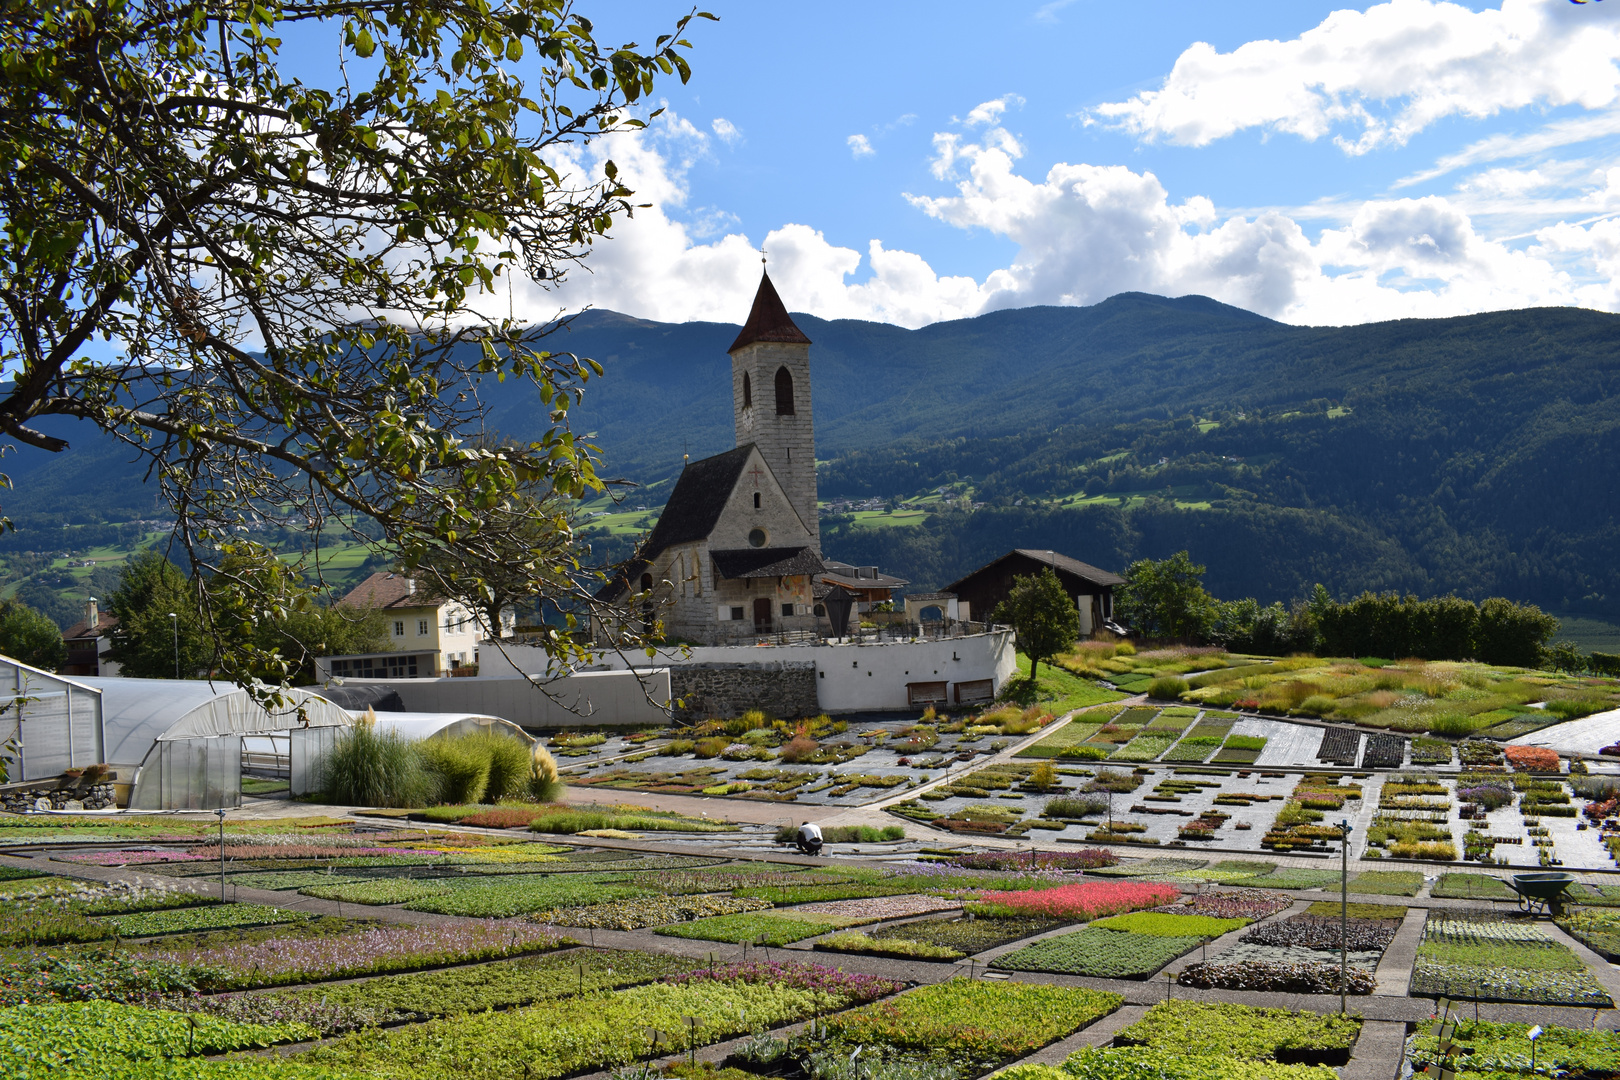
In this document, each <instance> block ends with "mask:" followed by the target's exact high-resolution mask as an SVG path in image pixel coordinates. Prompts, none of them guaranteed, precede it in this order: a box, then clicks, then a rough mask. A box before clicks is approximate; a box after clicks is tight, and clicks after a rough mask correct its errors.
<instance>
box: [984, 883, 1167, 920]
mask: <svg viewBox="0 0 1620 1080" xmlns="http://www.w3.org/2000/svg"><path fill="white" fill-rule="evenodd" d="M1180 895H1181V892H1180V890H1178V889H1177V888H1176V887H1175V886H1173V885H1164V884H1160V883H1149V882H1143V881H1081V882H1076V883H1075V884H1073V885H1061V886H1059V887H1058V888H1055V889H1021V890H1019V891H1017V892H987V893H983V894H981V895H980V897H979V900H978V902H977V903H973V904H967V905H964V907H965V908H966V910H968V911H971V912H973V913H974V914H975V915H987V916H991V917H1010V916H1016V915H1046V916H1050V917H1052V918H1064V919H1072V920H1074V921H1076V922H1089V921H1090V920H1092V919H1100V918H1102V917H1103V916H1105V915H1123V914H1124V913H1125V912H1127V911H1140V910H1142V909H1143V908H1150V907H1158V906H1159V905H1161V904H1168V903H1171V902H1173V901H1174V900H1175V899H1176V898H1177V897H1179V896H1180Z"/></svg>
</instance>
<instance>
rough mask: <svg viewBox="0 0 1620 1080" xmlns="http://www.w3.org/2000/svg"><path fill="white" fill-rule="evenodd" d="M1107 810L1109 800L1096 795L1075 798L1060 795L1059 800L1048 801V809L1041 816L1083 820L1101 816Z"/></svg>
mask: <svg viewBox="0 0 1620 1080" xmlns="http://www.w3.org/2000/svg"><path fill="white" fill-rule="evenodd" d="M1107 809H1108V802H1107V800H1106V799H1099V798H1098V797H1097V796H1095V795H1089V796H1087V795H1079V796H1073V797H1071V796H1067V795H1060V796H1059V797H1058V798H1055V799H1048V800H1046V808H1045V809H1043V810H1042V811H1041V814H1042V815H1043V816H1045V817H1049V818H1083V817H1091V816H1093V815H1094V814H1101V813H1103V812H1104V811H1105V810H1107Z"/></svg>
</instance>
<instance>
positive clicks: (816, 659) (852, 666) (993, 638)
mask: <svg viewBox="0 0 1620 1080" xmlns="http://www.w3.org/2000/svg"><path fill="white" fill-rule="evenodd" d="M1015 645H1016V642H1015V639H1014V635H1013V632H1012V631H1011V630H998V631H994V632H992V633H988V634H976V635H974V636H972V637H961V638H946V639H944V640H942V641H917V642H890V643H886V644H867V645H854V644H851V645H770V646H752V647H751V646H745V645H731V646H703V647H698V648H693V649H691V650H686V651H681V650H664V651H660V652H659V653H658V655H657V656H655V657H653V658H651V659H649V658H648V657H647V655H646V654H645V653H643V652H636V653H631V654H627V655H624V656H621V655H619V654H616V653H609V654H606V655H604V656H602V657H601V660H600V666H601V667H603V668H605V669H607V670H617V671H623V670H625V669H627V668H629V667H630V666H631V664H634V665H635V666H636V668H637V669H641V668H642V667H643V665H645V666H646V667H647V668H649V669H650V668H653V667H660V668H662V667H667V666H670V665H676V664H680V663H683V662H684V663H708V664H748V663H758V662H760V661H764V660H772V661H778V660H780V661H806V660H808V661H811V662H813V663H814V664H815V665H816V698H817V701H818V702H819V704H820V706H821V708H822V709H823V710H824V711H826V712H830V713H831V712H864V711H866V710H868V709H905V708H909V707H910V706H909V703H908V699H907V696H906V684H907V683H912V682H937V681H939V680H942V679H943V680H944V681H945V682H946V683H948V684H950V686H947V688H946V690H947V692H948V693H952V696H953V697H954V692H953V691H951V687H952V686H954V685H955V684H956V683H959V682H976V681H978V680H980V679H990V680H992V682H993V684H994V687H995V691H996V693H998V694H999V693H1000V692H1001V688H1002V686H1003V685H1004V684H1005V683H1006V681H1007V680H1008V679H1010V678H1011V677H1012V676H1013V675H1014V674H1015V673H1016V671H1017V670H1018V662H1017V656H1016V649H1015ZM506 652H507V657H508V658H509V659H508V658H500V657H499V654H492V655H489V657H488V660H486V661H485V662H482V663H480V664H479V668H478V678H476V679H457V680H454V681H456V682H481V681H483V680H484V679H486V678H492V677H500V676H503V675H504V676H506V677H511V676H512V675H514V674H516V669H515V668H514V667H513V666H512V664H513V663H516V664H518V665H531V664H532V665H534V666H535V667H536V668H537V669H538V668H540V667H543V665H544V662H545V660H544V654H543V653H542V652H541V650H540V649H538V648H535V647H533V646H523V645H508V646H507V647H506ZM486 653H488V650H486ZM497 661H498V663H499V664H500V665H504V666H501V667H498V664H497ZM576 677H577V676H576ZM418 681H420V680H418ZM494 715H497V716H499V715H501V714H500V713H495V714H494Z"/></svg>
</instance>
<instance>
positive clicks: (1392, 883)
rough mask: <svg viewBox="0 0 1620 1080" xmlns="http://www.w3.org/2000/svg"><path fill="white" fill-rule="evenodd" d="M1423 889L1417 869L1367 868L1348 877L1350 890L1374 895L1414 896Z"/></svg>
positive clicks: (1421, 877) (1421, 878)
mask: <svg viewBox="0 0 1620 1080" xmlns="http://www.w3.org/2000/svg"><path fill="white" fill-rule="evenodd" d="M1422 889H1423V874H1422V873H1420V872H1419V871H1417V870H1368V871H1365V872H1364V873H1360V874H1357V875H1356V876H1355V877H1353V878H1351V879H1350V891H1351V892H1353V893H1370V894H1373V895H1375V896H1416V895H1417V894H1418V893H1419V892H1420V891H1422Z"/></svg>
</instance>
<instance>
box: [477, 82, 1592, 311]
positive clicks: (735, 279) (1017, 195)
mask: <svg viewBox="0 0 1620 1080" xmlns="http://www.w3.org/2000/svg"><path fill="white" fill-rule="evenodd" d="M707 137H708V136H706V135H705V134H704V133H703V132H700V131H697V130H696V129H695V128H692V127H691V126H690V125H688V124H686V123H685V122H684V121H683V120H681V119H680V118H678V117H675V116H672V115H668V114H666V116H665V117H661V118H660V119H659V121H657V122H656V123H655V124H654V125H653V127H652V128H651V129H650V130H649V131H648V132H646V133H644V134H643V135H640V136H636V135H629V134H626V135H615V136H612V137H610V138H609V139H606V140H603V141H601V142H599V143H598V144H596V145H595V146H594V147H593V148H592V149H591V151H590V152H589V156H587V157H584V158H578V159H575V160H574V161H572V162H571V163H570V169H571V173H572V175H571V176H570V177H569V179H576V178H578V177H581V176H584V175H590V174H599V172H600V167H601V161H602V159H603V158H605V157H608V156H611V157H612V158H613V160H614V161H615V162H616V163H617V164H618V166H619V169H620V172H621V175H622V176H623V177H624V178H625V179H626V181H627V182H628V183H629V185H630V186H631V187H632V188H633V189H634V190H635V191H636V196H637V197H636V199H635V201H636V202H637V203H650V204H651V205H650V206H648V207H645V208H642V209H638V210H637V211H636V214H635V216H634V217H633V218H624V219H621V220H620V221H619V222H618V223H617V224H616V225H615V227H614V229H613V231H612V235H611V236H610V237H609V238H608V239H606V240H603V241H599V242H598V243H597V244H596V245H595V248H594V250H593V252H592V254H591V257H590V258H589V260H588V265H589V267H590V270H589V271H586V270H583V269H582V270H576V271H574V272H573V273H572V274H571V275H570V276H569V278H568V279H567V280H566V281H565V282H563V283H562V284H560V285H558V284H557V283H548V287H546V288H544V289H542V288H541V287H539V286H537V285H535V284H533V283H525V284H522V285H519V286H518V287H517V289H516V290H515V291H514V294H513V296H512V297H511V299H510V300H508V298H507V297H506V296H505V295H501V296H498V297H496V298H493V299H492V300H491V303H490V306H491V307H492V308H496V307H498V308H499V309H500V311H501V313H502V314H504V313H505V310H506V307H507V305H508V303H510V304H512V306H513V307H514V308H515V309H516V311H517V313H518V314H519V315H520V316H526V317H528V318H531V319H537V320H538V319H545V318H550V317H552V316H553V315H555V314H556V313H557V312H558V310H560V309H574V310H577V309H578V308H581V307H584V306H586V305H591V306H595V307H600V308H609V309H612V310H616V311H621V312H624V313H626V314H630V315H635V316H639V317H642V318H648V319H658V320H663V321H670V322H681V321H688V320H698V319H702V320H714V321H724V322H736V321H738V320H740V319H741V318H742V317H743V316H744V315H745V314H746V312H747V310H748V304H749V302H750V300H751V298H752V296H753V293H754V289H755V286H756V285H757V283H758V281H759V272H760V257H761V256H760V248H761V247H763V248H764V250H765V251H766V252H768V255H769V266H770V272H771V276H772V278H773V279H774V280H775V281H776V284H777V287H778V289H779V291H780V292H781V293H782V296H783V299H784V300H785V301H786V302H787V304H788V306H789V307H790V308H791V309H792V310H794V311H808V312H811V313H813V314H816V315H819V316H822V317H824V318H854V319H871V320H875V321H880V322H889V323H895V324H899V325H902V326H909V327H916V326H922V325H925V324H927V323H931V322H936V321H939V320H943V319H955V318H965V317H970V316H973V315H977V314H981V313H983V312H986V311H992V310H997V309H1003V308H1011V307H1025V306H1030V305H1035V304H1068V305H1079V304H1093V303H1097V302H1099V301H1101V300H1104V299H1106V298H1108V297H1109V296H1112V295H1115V294H1116V293H1120V292H1125V291H1132V290H1137V291H1142V292H1149V293H1157V294H1161V295H1167V296H1182V295H1186V294H1191V293H1196V294H1201V295H1205V296H1211V297H1214V298H1215V299H1217V300H1221V301H1224V302H1226V303H1230V304H1234V305H1236V306H1238V307H1242V308H1246V309H1248V310H1250V311H1256V312H1259V313H1261V314H1263V315H1268V316H1270V317H1272V318H1277V319H1281V320H1283V321H1286V322H1293V323H1307V324H1344V323H1358V322H1367V321H1372V320H1376V319H1388V318H1403V317H1434V316H1444V315H1458V314H1466V313H1469V312H1474V311H1485V310H1496V309H1501V308H1512V307H1524V306H1531V305H1541V304H1582V305H1586V306H1592V307H1598V308H1604V309H1609V310H1620V287H1617V285H1616V282H1617V281H1620V222H1616V221H1614V220H1596V219H1594V220H1590V221H1577V222H1573V223H1564V224H1559V225H1556V226H1553V227H1549V228H1543V229H1541V230H1540V231H1539V232H1537V233H1536V234H1535V239H1534V243H1532V244H1530V245H1529V246H1527V247H1519V248H1515V247H1512V246H1510V245H1509V244H1506V243H1503V242H1500V241H1497V240H1493V239H1491V238H1490V237H1488V236H1486V235H1484V234H1483V233H1481V232H1480V230H1479V229H1478V228H1477V227H1476V225H1475V223H1474V221H1473V219H1472V218H1471V217H1470V215H1469V213H1468V211H1467V209H1466V208H1465V207H1464V206H1462V205H1459V203H1458V202H1457V201H1455V200H1453V199H1450V198H1447V197H1445V196H1438V195H1435V196H1429V197H1426V198H1420V199H1376V200H1370V201H1365V202H1363V203H1361V204H1360V205H1359V206H1356V207H1355V208H1354V209H1353V211H1351V212H1348V213H1346V214H1345V215H1344V216H1343V217H1342V218H1341V219H1340V222H1341V223H1340V224H1339V225H1337V226H1336V227H1332V228H1327V229H1324V230H1322V231H1321V232H1320V233H1318V234H1316V235H1315V236H1314V238H1313V237H1312V236H1310V235H1307V233H1306V231H1305V230H1304V229H1303V228H1302V227H1301V226H1300V224H1299V222H1298V221H1297V220H1296V219H1295V218H1294V217H1293V216H1290V214H1288V213H1285V212H1283V211H1278V210H1270V211H1261V212H1257V213H1250V214H1230V213H1228V214H1225V215H1223V214H1222V213H1221V212H1219V211H1218V210H1217V208H1216V206H1215V205H1214V203H1213V202H1211V201H1210V199H1208V198H1207V197H1205V196H1203V195H1201V194H1198V193H1187V194H1185V195H1182V196H1180V197H1174V196H1172V194H1171V193H1170V192H1169V191H1167V190H1166V188H1165V187H1164V185H1163V184H1162V183H1161V182H1160V181H1159V179H1158V178H1157V177H1156V176H1155V175H1154V174H1152V173H1151V172H1146V171H1136V170H1133V169H1130V168H1127V167H1125V166H1121V165H1090V164H1085V163H1079V164H1069V163H1062V162H1060V163H1057V164H1054V165H1051V166H1050V167H1049V168H1047V169H1046V170H1045V173H1044V175H1042V174H1035V175H1024V174H1023V173H1021V172H1020V171H1019V153H1020V150H1019V147H1018V144H1017V142H1016V140H1014V139H1013V138H1012V137H1011V136H1010V135H1008V134H1007V133H1006V132H1005V131H1003V130H1002V129H1000V128H996V127H990V128H988V129H984V130H981V132H980V137H979V139H978V140H977V141H971V140H967V139H965V138H964V137H963V136H961V135H960V134H959V133H947V134H946V135H944V136H941V137H938V138H936V144H935V145H936V150H937V151H938V152H940V153H941V154H948V155H949V169H950V170H951V171H953V172H954V173H956V174H959V175H957V178H956V183H955V188H954V191H952V192H951V193H949V194H943V195H937V196H936V195H910V196H907V198H908V199H909V201H910V203H911V205H912V206H913V207H914V208H915V209H916V210H917V211H918V212H920V213H923V214H926V215H928V216H930V217H932V218H934V219H936V220H938V221H940V222H943V223H946V224H948V225H950V226H953V227H955V228H959V229H963V230H983V231H985V232H988V233H990V234H993V235H995V236H998V237H1001V238H1004V239H1006V240H1008V241H1010V242H1011V243H1012V245H1014V247H1015V249H1016V250H1015V253H1014V255H1013V257H1012V258H1011V259H1009V260H1008V261H1007V262H1006V264H1005V265H1003V266H1000V267H996V268H993V269H990V270H988V272H986V273H984V275H983V277H982V278H976V277H969V276H962V275H941V274H939V273H938V272H936V271H935V270H934V268H933V267H932V266H931V265H930V264H929V262H928V260H927V259H926V258H925V257H924V256H922V255H920V254H917V253H914V252H909V251H902V250H896V249H893V248H890V247H888V246H886V245H885V244H884V243H883V240H882V238H881V237H875V238H867V239H865V242H864V250H863V249H862V248H861V247H857V246H850V245H848V244H846V243H840V242H837V241H835V240H833V239H831V238H829V236H828V235H827V233H826V232H825V231H823V230H822V229H819V228H817V227H815V226H814V225H812V224H805V223H797V222H788V223H781V224H776V225H775V227H774V228H771V229H770V230H769V231H768V232H765V233H764V235H763V236H760V235H758V234H756V235H755V236H754V237H749V236H747V235H745V234H744V233H743V231H742V230H741V229H740V228H738V227H737V222H736V220H735V219H734V218H730V217H729V215H726V214H725V213H724V212H723V211H718V210H716V209H715V208H713V207H700V208H697V209H690V208H689V207H688V205H687V203H688V188H687V183H686V169H687V168H688V163H690V162H691V161H692V160H694V159H695V158H696V157H697V156H700V155H701V149H702V147H701V143H702V141H703V140H705V139H707ZM941 147H943V149H941ZM593 171H594V173H593ZM1598 180H1599V183H1598V185H1597V186H1596V187H1595V188H1594V190H1593V191H1592V192H1591V194H1590V196H1589V200H1590V201H1589V205H1592V206H1599V205H1609V206H1615V207H1620V169H1616V170H1612V171H1611V172H1609V173H1607V174H1599V177H1598ZM1536 183H1537V178H1536V175H1535V174H1534V172H1529V173H1526V174H1524V175H1508V174H1506V173H1503V174H1498V175H1495V176H1488V177H1482V178H1481V180H1480V186H1481V187H1494V188H1497V189H1502V190H1511V189H1518V188H1531V187H1534V185H1535V184H1536ZM1611 200H1612V201H1611Z"/></svg>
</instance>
